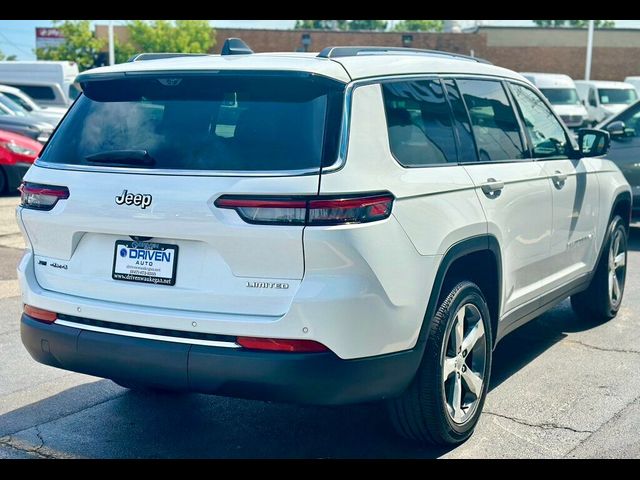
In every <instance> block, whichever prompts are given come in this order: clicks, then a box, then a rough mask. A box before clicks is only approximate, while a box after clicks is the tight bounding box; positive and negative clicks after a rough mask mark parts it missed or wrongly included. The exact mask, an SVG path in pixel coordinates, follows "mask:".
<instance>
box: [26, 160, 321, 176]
mask: <svg viewBox="0 0 640 480" xmlns="http://www.w3.org/2000/svg"><path fill="white" fill-rule="evenodd" d="M34 165H36V166H38V167H42V168H51V169H54V170H74V171H79V172H103V173H121V174H134V175H135V174H138V175H179V176H184V177H293V176H304V175H317V174H318V173H319V169H318V168H308V169H302V170H256V171H244V170H179V169H168V168H167V169H153V170H147V169H144V168H127V167H103V166H94V165H71V164H68V163H52V162H43V161H42V160H36V161H35V162H34Z"/></svg>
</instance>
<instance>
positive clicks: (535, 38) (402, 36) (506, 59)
mask: <svg viewBox="0 0 640 480" xmlns="http://www.w3.org/2000/svg"><path fill="white" fill-rule="evenodd" d="M114 28H115V36H116V38H117V39H118V40H119V41H120V42H123V41H126V40H127V39H128V31H127V27H126V26H117V27H114ZM96 35H97V36H98V37H101V38H105V39H106V38H107V26H106V25H97V26H96ZM215 36H216V46H215V47H214V49H213V53H219V51H220V48H221V46H222V44H223V43H224V40H225V39H226V38H229V37H240V38H242V39H243V40H244V41H245V42H246V43H247V44H248V45H250V46H251V48H252V49H253V50H254V51H256V52H266V51H311V52H313V51H320V50H322V48H324V47H326V46H332V45H333V46H335V45H384V46H395V47H402V46H404V47H413V48H427V49H435V50H444V51H449V52H455V53H463V54H465V55H472V56H477V57H482V58H485V59H487V60H489V61H490V62H492V63H494V64H496V65H500V66H502V67H506V68H510V69H512V70H516V71H530V72H548V73H565V74H567V75H569V76H570V77H572V78H574V79H581V78H584V67H585V56H586V45H587V30H586V29H580V28H536V27H490V26H480V27H478V28H476V29H475V30H472V31H465V32H462V33H426V32H372V31H347V32H343V31H328V30H267V29H242V28H216V29H215ZM631 75H640V30H637V29H621V28H616V29H598V30H596V31H595V34H594V48H593V60H592V71H591V78H593V79H598V80H622V79H624V78H625V77H627V76H631Z"/></svg>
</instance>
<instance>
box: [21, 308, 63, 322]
mask: <svg viewBox="0 0 640 480" xmlns="http://www.w3.org/2000/svg"><path fill="white" fill-rule="evenodd" d="M24 313H26V314H27V315H29V316H30V317H31V318H33V319H34V320H39V321H40V322H44V323H53V322H55V321H56V319H57V318H58V314H57V313H56V312H51V311H49V310H43V309H42V308H37V307H32V306H31V305H27V304H25V305H24Z"/></svg>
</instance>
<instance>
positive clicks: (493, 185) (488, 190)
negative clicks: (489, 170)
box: [480, 178, 504, 198]
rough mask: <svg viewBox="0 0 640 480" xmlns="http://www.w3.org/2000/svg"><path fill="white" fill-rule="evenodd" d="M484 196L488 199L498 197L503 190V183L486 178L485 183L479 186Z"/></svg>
mask: <svg viewBox="0 0 640 480" xmlns="http://www.w3.org/2000/svg"><path fill="white" fill-rule="evenodd" d="M480 188H482V191H483V192H484V194H485V195H486V196H487V197H489V198H495V197H497V196H499V195H500V193H501V192H502V189H503V188H504V182H501V181H500V180H496V179H495V178H487V181H486V183H483V184H482V185H480Z"/></svg>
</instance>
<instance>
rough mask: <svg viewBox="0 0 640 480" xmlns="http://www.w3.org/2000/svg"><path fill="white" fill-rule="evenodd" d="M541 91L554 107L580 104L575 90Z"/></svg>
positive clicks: (550, 89)
mask: <svg viewBox="0 0 640 480" xmlns="http://www.w3.org/2000/svg"><path fill="white" fill-rule="evenodd" d="M540 91H541V92H542V94H543V95H544V96H545V97H547V99H548V100H549V103H551V104H552V105H577V104H579V103H580V98H579V97H578V92H577V91H576V89H575V88H541V89H540Z"/></svg>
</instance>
